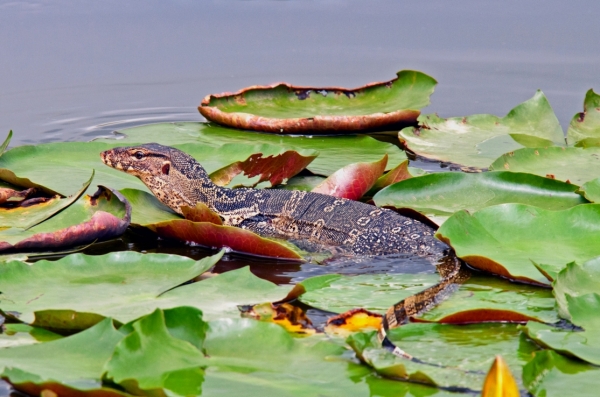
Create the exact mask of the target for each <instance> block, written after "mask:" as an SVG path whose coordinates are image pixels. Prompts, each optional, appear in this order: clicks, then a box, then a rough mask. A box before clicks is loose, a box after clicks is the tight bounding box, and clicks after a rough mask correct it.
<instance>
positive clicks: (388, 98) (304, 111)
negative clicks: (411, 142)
mask: <svg viewBox="0 0 600 397" xmlns="http://www.w3.org/2000/svg"><path fill="white" fill-rule="evenodd" d="M397 75H398V77H397V78H395V79H393V80H391V81H387V82H382V83H371V84H367V85H366V86H363V87H359V88H355V89H347V88H337V87H297V86H292V85H289V84H286V83H275V84H273V85H269V86H251V87H248V88H244V89H242V90H240V91H238V92H235V93H223V94H216V95H207V96H206V97H205V98H204V99H203V100H202V103H201V104H200V106H199V107H198V110H199V111H200V113H202V115H203V116H204V117H206V118H207V119H208V120H210V121H214V122H217V123H219V124H223V125H227V126H230V127H233V128H238V129H243V130H253V131H261V132H271V133H276V134H298V133H304V134H307V133H309V134H323V133H326V134H331V133H340V132H348V131H353V132H357V131H358V132H361V131H368V130H371V129H383V128H387V129H392V128H394V127H397V126H398V125H399V124H400V125H410V124H413V123H414V122H415V121H416V118H417V116H418V115H419V114H420V112H419V109H421V108H423V107H425V106H427V105H429V96H430V95H431V93H432V92H433V89H434V87H435V85H436V83H437V82H436V81H435V80H434V79H433V78H431V77H429V76H427V75H426V74H424V73H421V72H417V71H411V70H403V71H400V72H398V73H397Z"/></svg>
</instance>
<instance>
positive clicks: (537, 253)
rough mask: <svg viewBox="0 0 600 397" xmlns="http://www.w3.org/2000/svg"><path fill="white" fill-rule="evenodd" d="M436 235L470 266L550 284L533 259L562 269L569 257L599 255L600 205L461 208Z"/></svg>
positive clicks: (572, 259)
mask: <svg viewBox="0 0 600 397" xmlns="http://www.w3.org/2000/svg"><path fill="white" fill-rule="evenodd" d="M436 236H437V237H438V238H440V239H441V240H443V241H445V242H446V243H448V244H449V245H451V246H452V248H454V250H455V251H456V254H457V255H458V256H459V257H460V258H461V259H463V260H465V261H466V262H467V263H469V264H470V265H471V266H474V267H476V268H478V269H481V270H485V271H488V272H491V273H494V274H498V275H501V276H503V277H507V278H510V279H513V280H520V281H524V282H531V283H537V284H547V283H548V281H547V280H546V278H544V277H542V275H541V273H539V272H538V270H537V269H536V268H535V267H534V265H533V264H532V261H533V262H535V263H543V264H545V265H547V266H550V267H553V268H554V269H555V270H556V272H558V271H559V270H560V269H562V268H563V267H564V266H565V264H567V263H569V262H572V261H579V262H584V261H586V260H588V259H591V258H593V257H596V256H598V255H600V246H599V245H598V244H597V242H598V238H600V205H598V204H582V205H578V206H575V207H573V208H570V209H567V210H562V211H549V210H544V209H541V208H537V207H532V206H528V205H523V204H502V205H497V206H493V207H487V208H484V209H482V210H479V211H477V212H475V213H474V214H469V213H468V212H466V211H460V212H457V213H456V214H454V215H453V216H452V217H450V218H449V219H448V220H447V221H446V222H445V223H444V224H443V225H442V226H441V227H440V229H439V230H438V232H437V234H436Z"/></svg>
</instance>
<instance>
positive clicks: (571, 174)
mask: <svg viewBox="0 0 600 397" xmlns="http://www.w3.org/2000/svg"><path fill="white" fill-rule="evenodd" d="M490 171H512V172H527V173H530V174H535V175H540V176H545V177H548V178H552V179H558V180H560V181H567V182H569V183H573V184H576V185H582V184H584V183H585V182H587V181H590V180H592V179H595V178H598V177H600V147H589V148H578V147H567V148H562V147H547V148H537V149H529V148H528V149H519V150H516V151H514V152H510V153H506V154H504V155H502V156H501V157H499V158H498V159H496V161H494V162H493V163H492V165H490Z"/></svg>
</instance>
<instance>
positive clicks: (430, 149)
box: [398, 91, 565, 170]
mask: <svg viewBox="0 0 600 397" xmlns="http://www.w3.org/2000/svg"><path fill="white" fill-rule="evenodd" d="M418 121H419V127H407V128H405V129H403V130H402V131H400V133H399V134H398V137H399V139H400V142H401V143H402V144H403V145H404V146H405V147H406V148H407V149H408V150H410V151H411V152H413V153H415V154H417V155H419V156H422V157H425V158H427V159H431V160H437V161H442V162H446V163H451V164H456V165H457V166H459V167H463V168H466V169H467V170H483V169H486V168H487V167H489V165H490V164H491V163H492V162H493V161H494V160H495V159H496V158H498V157H499V156H500V155H502V154H504V153H507V152H511V151H514V150H516V149H519V148H522V147H547V146H554V145H558V146H564V145H565V138H564V134H563V131H562V128H561V127H560V124H559V122H558V119H557V118H556V115H555V114H554V111H553V110H552V108H551V107H550V104H549V103H548V100H547V99H546V96H545V95H544V94H543V93H542V92H541V91H538V92H537V93H536V94H535V95H534V96H533V98H531V99H529V100H527V101H525V102H523V103H522V104H520V105H518V106H517V107H515V108H513V109H512V110H511V111H510V112H508V114H507V115H506V116H505V117H497V116H493V115H490V114H477V115H473V116H467V117H453V118H448V119H443V118H440V117H438V116H437V115H422V116H420V117H419V120H418Z"/></svg>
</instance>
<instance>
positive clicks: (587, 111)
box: [567, 89, 600, 147]
mask: <svg viewBox="0 0 600 397" xmlns="http://www.w3.org/2000/svg"><path fill="white" fill-rule="evenodd" d="M599 139H600V95H598V94H596V93H595V92H594V90H592V89H590V90H589V91H588V92H587V93H586V94H585V99H584V101H583V112H581V113H577V114H576V115H575V116H573V119H572V120H571V124H569V129H568V130H567V141H568V142H569V144H570V145H576V146H580V145H579V144H578V143H579V142H581V141H586V142H585V143H583V142H582V144H581V146H584V147H585V146H598V144H597V143H598V141H599ZM591 141H594V142H595V143H596V144H595V145H590V143H591Z"/></svg>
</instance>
